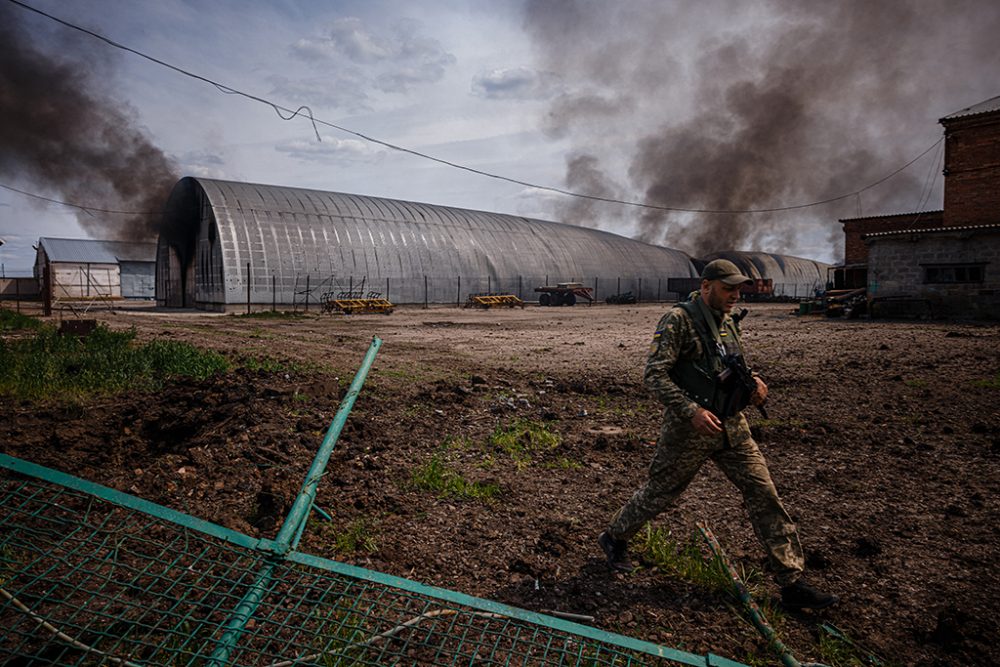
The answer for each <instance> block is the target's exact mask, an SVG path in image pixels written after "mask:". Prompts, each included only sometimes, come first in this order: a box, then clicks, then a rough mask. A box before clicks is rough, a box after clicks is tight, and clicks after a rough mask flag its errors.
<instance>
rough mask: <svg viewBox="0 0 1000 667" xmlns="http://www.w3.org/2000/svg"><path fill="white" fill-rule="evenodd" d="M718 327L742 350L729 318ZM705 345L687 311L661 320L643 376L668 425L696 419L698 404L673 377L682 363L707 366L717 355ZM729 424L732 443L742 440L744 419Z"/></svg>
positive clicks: (724, 316) (674, 310)
mask: <svg viewBox="0 0 1000 667" xmlns="http://www.w3.org/2000/svg"><path fill="white" fill-rule="evenodd" d="M698 298H700V297H698ZM715 314H716V315H719V314H720V313H718V311H716V312H715ZM717 323H718V325H719V329H720V332H723V331H725V332H726V333H727V335H728V336H729V337H730V338H735V340H730V341H728V343H729V344H731V345H734V346H736V347H737V348H741V347H742V345H741V343H740V341H739V333H738V330H737V329H736V327H735V326H732V325H731V318H730V317H729V315H728V314H722V318H721V321H719V320H717ZM705 345H706V343H705V341H704V340H703V339H702V337H701V336H700V335H699V333H698V331H697V329H696V327H695V323H694V321H693V320H692V319H691V316H690V315H689V314H688V313H687V312H686V311H685V310H684V309H683V308H681V307H679V306H678V307H674V308H672V309H671V310H670V311H669V312H668V313H667V314H666V315H664V316H663V317H662V318H661V319H660V322H659V324H658V325H657V327H656V333H655V334H654V335H653V342H652V344H651V345H650V349H649V357H648V359H647V361H646V370H645V372H644V373H643V383H644V384H645V385H646V387H647V388H648V389H649V390H650V391H652V392H653V394H654V395H655V396H656V398H657V400H659V402H660V403H662V404H663V405H664V408H665V411H664V419H665V420H666V421H682V422H689V421H690V420H691V417H693V416H694V414H695V412H696V410H697V408H698V403H697V402H696V401H695V400H693V399H692V397H691V396H689V395H688V393H685V391H684V389H682V388H681V387H680V386H678V384H677V382H676V381H675V380H674V379H673V377H671V370H672V369H673V368H674V366H675V365H676V364H677V363H678V362H679V361H682V360H683V361H689V362H693V363H699V362H702V363H703V362H704V360H705V359H707V356H706V355H713V354H714V353H715V351H714V350H706V349H705ZM727 347H728V345H727ZM726 421H727V422H732V423H727V424H726V430H727V431H731V432H730V438H731V439H732V441H734V442H736V441H739V440H742V439H743V436H744V434H743V433H742V431H743V428H741V425H745V424H746V420H745V419H743V417H742V415H736V416H735V417H733V418H731V419H728V420H726ZM747 435H748V431H747Z"/></svg>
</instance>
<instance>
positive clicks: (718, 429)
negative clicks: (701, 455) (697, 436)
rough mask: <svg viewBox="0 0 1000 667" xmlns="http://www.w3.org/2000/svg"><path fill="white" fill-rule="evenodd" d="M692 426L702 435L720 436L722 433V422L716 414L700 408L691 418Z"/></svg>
mask: <svg viewBox="0 0 1000 667" xmlns="http://www.w3.org/2000/svg"><path fill="white" fill-rule="evenodd" d="M691 426H693V427H694V430H695V431H697V432H698V433H701V434H702V435H718V434H719V433H722V421H721V420H720V419H719V418H718V417H716V416H715V415H714V414H712V413H711V412H709V411H708V410H706V409H705V408H702V407H699V408H698V409H697V410H696V411H695V413H694V416H693V417H691Z"/></svg>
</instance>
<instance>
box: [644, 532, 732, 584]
mask: <svg viewBox="0 0 1000 667" xmlns="http://www.w3.org/2000/svg"><path fill="white" fill-rule="evenodd" d="M700 545H701V540H700V538H699V537H698V536H697V535H691V536H690V537H689V538H688V540H687V541H686V542H683V543H682V542H679V541H677V540H675V539H673V537H672V536H671V533H670V531H669V530H664V529H663V528H653V527H652V526H651V525H650V524H648V523H647V524H646V534H645V535H644V536H643V540H642V544H641V545H640V547H639V549H640V552H641V553H642V555H643V557H644V558H645V559H646V560H647V561H649V562H651V563H652V564H653V565H654V566H655V567H657V568H659V569H661V570H663V571H664V572H668V573H670V574H671V575H673V576H675V577H677V578H678V579H682V580H683V581H687V582H689V583H692V584H695V585H696V586H700V587H702V588H707V589H709V590H711V591H713V592H715V593H733V594H734V592H733V584H732V580H731V579H730V578H729V573H728V572H727V571H726V569H725V567H724V566H723V565H722V563H721V562H720V561H719V560H718V559H716V558H712V559H711V560H706V559H705V557H704V555H703V554H702V550H701V546H700Z"/></svg>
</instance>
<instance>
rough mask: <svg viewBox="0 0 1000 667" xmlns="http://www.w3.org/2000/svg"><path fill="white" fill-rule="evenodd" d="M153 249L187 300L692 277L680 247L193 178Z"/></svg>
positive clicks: (400, 293) (526, 221) (443, 291)
mask: <svg viewBox="0 0 1000 667" xmlns="http://www.w3.org/2000/svg"><path fill="white" fill-rule="evenodd" d="M159 253H160V260H161V261H160V263H159V264H160V265H162V267H163V275H161V276H160V277H159V279H158V285H160V283H161V282H162V283H163V284H162V285H160V287H162V288H163V289H164V290H165V291H166V292H170V293H172V294H176V293H177V291H178V290H180V291H182V292H183V293H184V294H185V295H186V296H185V299H184V304H185V305H195V304H228V303H242V302H246V300H247V293H248V291H249V293H250V297H251V300H253V301H257V302H266V303H270V302H271V300H272V294H271V286H272V285H274V286H275V290H285V295H284V296H281V297H278V300H279V301H281V302H283V303H287V302H290V301H291V300H292V299H294V297H295V291H296V290H299V291H301V290H303V289H304V285H305V281H306V279H307V276H308V279H309V281H310V282H309V284H310V289H313V290H315V289H316V286H317V284H325V285H330V286H331V288H332V286H334V285H336V286H337V287H338V288H341V287H343V286H345V285H350V286H356V285H357V284H358V283H360V282H361V281H365V284H366V285H369V286H371V287H372V288H373V289H377V288H381V287H383V286H388V287H387V289H388V290H389V291H390V296H391V297H392V298H393V300H396V301H398V302H403V303H405V302H414V301H423V300H425V299H427V300H428V301H433V302H441V301H455V300H456V298H457V297H456V294H458V298H461V296H462V294H460V293H465V292H474V291H486V290H487V289H490V290H492V291H498V290H506V291H512V286H513V285H514V284H517V285H518V286H519V287H520V288H523V289H524V291H526V292H528V293H530V292H531V289H532V288H533V287H534V286H535V283H537V284H541V282H542V281H544V280H545V279H546V278H547V279H548V280H549V282H552V283H555V282H561V281H572V280H577V281H585V282H587V283H588V284H590V283H592V282H593V281H594V279H595V278H597V279H604V280H607V279H615V278H622V279H630V280H638V279H642V280H645V281H646V283H645V285H646V286H645V287H643V288H642V289H643V290H648V289H651V288H652V286H653V285H654V284H656V283H657V281H658V280H660V279H664V280H665V279H666V278H668V277H695V276H696V275H697V274H696V273H695V269H694V266H693V265H692V264H691V260H690V259H689V258H688V256H687V255H686V254H685V253H683V252H681V251H679V250H673V249H670V248H663V247H660V246H654V245H649V244H646V243H642V242H639V241H634V240H632V239H628V238H625V237H623V236H618V235H616V234H611V233H609V232H604V231H600V230H596V229H589V228H585V227H577V226H573V225H566V224H562V223H556V222H548V221H544V220H536V219H531V218H525V217H520V216H513V215H503V214H499V213H488V212H485V211H473V210H466V209H459V208H452V207H447V206H434V205H430V204H422V203H416V202H408V201H400V200H393V199H385V198H379V197H367V196H362V195H353V194H346V193H337V192H325V191H320V190H306V189H301V188H290V187H279V186H272V185H261V184H254V183H239V182H233V181H220V180H213V179H205V178H194V177H187V178H184V179H181V181H179V182H178V183H177V185H176V186H175V187H174V190H173V192H172V193H171V196H170V199H169V200H168V202H167V207H166V214H165V219H164V224H163V226H162V230H161V235H160V243H159ZM171 253H172V254H171ZM248 265H249V273H248V272H247V267H248ZM171 267H172V268H171ZM168 274H169V275H168ZM425 277H426V279H427V285H428V286H427V287H425V282H424V280H425ZM459 281H464V282H459ZM168 283H170V284H169V285H168ZM456 284H458V285H460V286H459V287H456ZM607 284H608V283H605V285H607ZM617 284H618V283H616V287H617ZM630 288H631V289H634V286H633V287H630ZM158 289H159V288H158ZM602 292H603V293H605V294H606V293H607V289H604V290H602ZM164 293H165V292H164ZM159 294H161V292H159V291H158V295H159ZM285 297H290V298H285ZM158 298H160V297H158ZM314 298H315V297H314ZM165 300H166V301H169V299H165ZM177 305H180V304H177Z"/></svg>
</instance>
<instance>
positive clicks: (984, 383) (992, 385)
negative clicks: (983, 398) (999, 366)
mask: <svg viewBox="0 0 1000 667" xmlns="http://www.w3.org/2000/svg"><path fill="white" fill-rule="evenodd" d="M972 386H974V387H979V388H980V389H1000V373H997V374H996V375H994V376H993V377H992V378H988V379H986V380H973V382H972Z"/></svg>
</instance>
